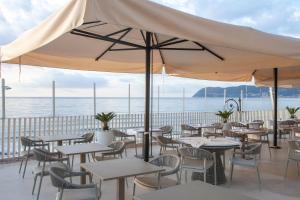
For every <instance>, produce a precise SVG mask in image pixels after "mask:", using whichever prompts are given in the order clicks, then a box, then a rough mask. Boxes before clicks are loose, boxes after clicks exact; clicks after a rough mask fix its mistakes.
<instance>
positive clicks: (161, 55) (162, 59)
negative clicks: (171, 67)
mask: <svg viewBox="0 0 300 200" xmlns="http://www.w3.org/2000/svg"><path fill="white" fill-rule="evenodd" d="M153 38H155V41H156V45H158V38H157V34H156V33H154V37H153ZM153 44H154V42H153ZM158 52H159V55H160V58H161V61H162V64H163V65H165V64H166V63H165V58H164V55H163V53H162V51H161V50H160V49H158Z"/></svg>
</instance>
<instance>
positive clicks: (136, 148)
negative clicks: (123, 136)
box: [134, 142, 137, 156]
mask: <svg viewBox="0 0 300 200" xmlns="http://www.w3.org/2000/svg"><path fill="white" fill-rule="evenodd" d="M134 148H135V155H136V156H137V147H136V142H135V143H134Z"/></svg>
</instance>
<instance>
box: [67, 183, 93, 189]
mask: <svg viewBox="0 0 300 200" xmlns="http://www.w3.org/2000/svg"><path fill="white" fill-rule="evenodd" d="M85 188H97V185H96V184H94V183H91V184H74V183H72V184H70V185H69V187H68V189H85Z"/></svg>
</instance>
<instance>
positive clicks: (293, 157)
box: [289, 152, 300, 161]
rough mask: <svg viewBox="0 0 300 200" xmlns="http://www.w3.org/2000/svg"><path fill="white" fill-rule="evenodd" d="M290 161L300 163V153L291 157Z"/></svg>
mask: <svg viewBox="0 0 300 200" xmlns="http://www.w3.org/2000/svg"><path fill="white" fill-rule="evenodd" d="M289 159H290V160H295V161H300V152H295V153H293V154H291V155H289Z"/></svg>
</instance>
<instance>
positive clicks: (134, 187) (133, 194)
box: [132, 182, 136, 199]
mask: <svg viewBox="0 0 300 200" xmlns="http://www.w3.org/2000/svg"><path fill="white" fill-rule="evenodd" d="M135 190H136V185H135V183H134V182H133V191H132V199H134V196H135Z"/></svg>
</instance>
